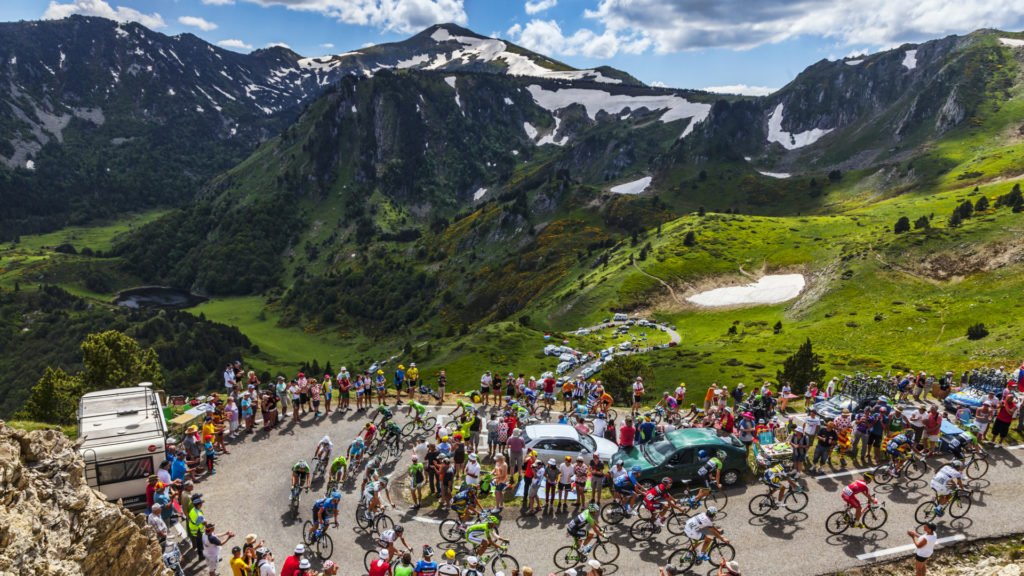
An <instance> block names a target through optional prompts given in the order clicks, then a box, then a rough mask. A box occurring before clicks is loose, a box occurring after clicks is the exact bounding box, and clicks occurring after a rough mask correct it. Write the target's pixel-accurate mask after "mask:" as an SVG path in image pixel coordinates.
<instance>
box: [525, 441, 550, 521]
mask: <svg viewBox="0 0 1024 576" xmlns="http://www.w3.org/2000/svg"><path fill="white" fill-rule="evenodd" d="M531 461H533V464H529V462H531ZM526 470H527V472H526V473H525V474H524V475H523V504H524V508H525V513H526V514H536V513H538V512H540V511H541V504H540V485H541V478H542V477H543V476H542V475H543V474H544V471H545V468H544V463H543V462H541V461H540V460H536V453H534V452H533V451H531V452H530V458H528V459H527V469H526ZM526 474H532V476H528V475H526Z"/></svg>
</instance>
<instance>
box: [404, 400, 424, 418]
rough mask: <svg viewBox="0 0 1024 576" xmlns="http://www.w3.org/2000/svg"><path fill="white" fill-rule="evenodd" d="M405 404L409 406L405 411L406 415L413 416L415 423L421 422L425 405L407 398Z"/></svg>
mask: <svg viewBox="0 0 1024 576" xmlns="http://www.w3.org/2000/svg"><path fill="white" fill-rule="evenodd" d="M406 404H408V406H409V411H408V412H407V413H406V416H415V421H416V422H417V423H419V422H421V421H422V420H423V414H424V413H426V411H427V407H426V406H424V405H423V404H420V403H419V402H417V401H415V400H409V401H408V402H406Z"/></svg>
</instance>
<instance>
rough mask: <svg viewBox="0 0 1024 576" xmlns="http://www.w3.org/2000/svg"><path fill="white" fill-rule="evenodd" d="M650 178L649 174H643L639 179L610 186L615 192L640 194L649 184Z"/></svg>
mask: <svg viewBox="0 0 1024 576" xmlns="http://www.w3.org/2000/svg"><path fill="white" fill-rule="evenodd" d="M651 180H652V178H651V177H650V176H644V177H643V178H641V179H639V180H634V181H632V182H626V183H625V184H619V185H618V186H614V187H612V192H613V193H615V194H629V195H636V194H641V193H642V192H643V191H644V190H647V188H648V187H649V186H650V185H651Z"/></svg>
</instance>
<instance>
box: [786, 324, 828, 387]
mask: <svg viewBox="0 0 1024 576" xmlns="http://www.w3.org/2000/svg"><path fill="white" fill-rule="evenodd" d="M776 377H777V378H778V380H779V382H788V383H789V385H790V386H792V387H793V393H794V394H803V392H804V390H806V389H807V386H808V385H809V384H810V383H811V382H820V381H822V380H824V379H825V371H824V370H822V369H821V356H818V355H817V354H815V353H814V349H813V347H812V346H811V339H810V338H808V339H807V340H806V341H805V342H804V343H803V344H801V345H800V349H799V350H797V351H796V354H793V355H792V356H790V357H789V358H786V360H785V361H784V362H783V363H782V370H779V371H778V374H777V375H776Z"/></svg>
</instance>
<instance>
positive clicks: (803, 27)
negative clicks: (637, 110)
mask: <svg viewBox="0 0 1024 576" xmlns="http://www.w3.org/2000/svg"><path fill="white" fill-rule="evenodd" d="M585 15H586V17H587V18H590V19H593V20H595V21H597V22H600V23H601V24H603V25H604V26H605V28H606V31H607V32H610V33H612V34H615V35H621V34H637V35H640V36H643V37H644V38H647V39H649V40H650V41H651V42H652V43H653V45H654V48H655V50H656V51H658V52H662V53H664V52H675V51H679V50H691V49H703V48H714V47H726V48H732V49H738V50H743V49H749V48H753V47H756V46H760V45H763V44H771V43H777V42H782V41H785V40H789V39H792V38H796V37H799V36H812V37H819V38H820V37H825V38H832V39H835V40H837V41H839V42H841V43H842V44H843V45H845V46H851V45H855V44H860V45H864V44H867V45H871V46H891V45H894V44H899V43H901V42H904V41H915V40H921V39H925V38H935V37H939V36H944V35H946V34H952V33H967V32H970V31H973V30H975V29H978V28H1003V29H1013V30H1016V29H1019V28H1020V27H1021V25H1022V24H1024V0H972V1H971V2H950V1H949V0H861V1H860V2H850V1H843V2H836V1H835V0H758V1H757V2H751V1H750V0H717V1H715V2H708V1H707V0H601V1H600V4H599V5H598V7H597V9H596V10H587V11H586V12H585Z"/></svg>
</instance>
